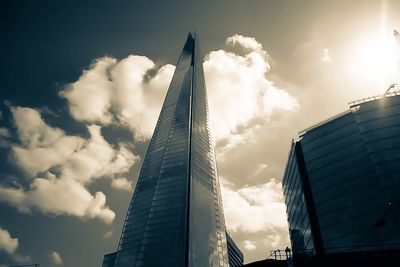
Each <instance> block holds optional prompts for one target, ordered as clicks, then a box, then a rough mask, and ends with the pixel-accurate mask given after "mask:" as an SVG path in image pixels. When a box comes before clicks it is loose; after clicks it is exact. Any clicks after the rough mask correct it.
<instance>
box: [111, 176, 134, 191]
mask: <svg viewBox="0 0 400 267" xmlns="http://www.w3.org/2000/svg"><path fill="white" fill-rule="evenodd" d="M111 186H112V187H113V188H115V189H120V190H126V191H129V192H130V191H132V181H128V180H127V179H126V178H124V177H122V178H116V179H113V180H112V182H111Z"/></svg>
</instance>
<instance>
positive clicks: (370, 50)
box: [358, 36, 399, 83]
mask: <svg viewBox="0 0 400 267" xmlns="http://www.w3.org/2000/svg"><path fill="white" fill-rule="evenodd" d="M398 50H399V47H398V46H397V44H396V41H395V39H394V38H393V36H382V37H381V38H379V39H375V40H372V41H369V42H363V43H362V44H361V45H360V47H359V49H358V62H359V64H360V65H359V67H360V68H361V70H362V71H363V73H364V75H366V76H367V77H369V78H372V79H374V80H376V81H378V82H379V83H385V82H390V81H389V80H390V79H391V78H392V77H393V76H394V75H395V74H396V72H398V58H399V54H398V53H399V51H398Z"/></svg>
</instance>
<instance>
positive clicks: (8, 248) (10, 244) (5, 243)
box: [0, 227, 18, 254]
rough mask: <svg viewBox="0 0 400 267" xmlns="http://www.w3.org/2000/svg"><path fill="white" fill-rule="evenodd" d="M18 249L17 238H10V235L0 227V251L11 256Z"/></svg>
mask: <svg viewBox="0 0 400 267" xmlns="http://www.w3.org/2000/svg"><path fill="white" fill-rule="evenodd" d="M17 248H18V238H12V237H11V235H10V233H9V232H8V231H7V230H6V229H3V228H1V227H0V250H3V251H5V252H7V253H9V254H13V253H14V252H15V251H16V250H17Z"/></svg>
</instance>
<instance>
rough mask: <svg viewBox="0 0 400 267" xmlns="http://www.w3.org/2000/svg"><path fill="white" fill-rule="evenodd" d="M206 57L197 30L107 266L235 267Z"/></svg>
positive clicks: (169, 94) (181, 62)
mask: <svg viewBox="0 0 400 267" xmlns="http://www.w3.org/2000/svg"><path fill="white" fill-rule="evenodd" d="M202 62H203V60H202V54H201V52H200V49H199V44H198V42H197V41H196V36H195V34H192V33H190V34H189V35H188V37H187V40H186V43H185V45H184V47H183V50H182V53H181V55H180V57H179V60H178V63H177V65H176V69H175V73H174V75H173V78H172V81H171V84H170V86H169V89H168V92H167V95H166V98H165V101H164V104H163V106H162V109H161V113H160V116H159V118H158V121H157V125H156V127H155V130H154V133H153V136H152V138H151V140H150V144H149V147H148V150H147V154H146V156H145V158H144V161H143V165H142V169H141V172H140V175H139V179H138V182H137V185H136V188H135V191H134V194H133V197H132V200H131V202H130V205H129V208H128V212H127V215H126V219H125V223H124V227H123V230H122V234H121V238H120V242H119V245H118V250H117V252H115V253H112V254H109V255H106V256H105V257H104V262H103V266H115V267H133V266H146V267H150V266H160V267H161V266H162V267H166V266H174V267H179V266H182V267H183V266H185V267H186V266H187V267H206V266H213V267H214V266H215V267H216V266H224V267H227V266H228V252H227V240H226V232H225V220H224V214H223V209H222V201H221V193H220V189H219V180H218V175H217V168H216V163H215V155H214V148H213V143H212V139H211V136H210V128H209V122H208V104H207V93H206V86H205V80H204V72H203V66H202Z"/></svg>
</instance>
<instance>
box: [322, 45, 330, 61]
mask: <svg viewBox="0 0 400 267" xmlns="http://www.w3.org/2000/svg"><path fill="white" fill-rule="evenodd" d="M321 60H322V62H331V61H332V58H331V53H330V52H329V49H328V48H324V49H323V50H322V58H321Z"/></svg>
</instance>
